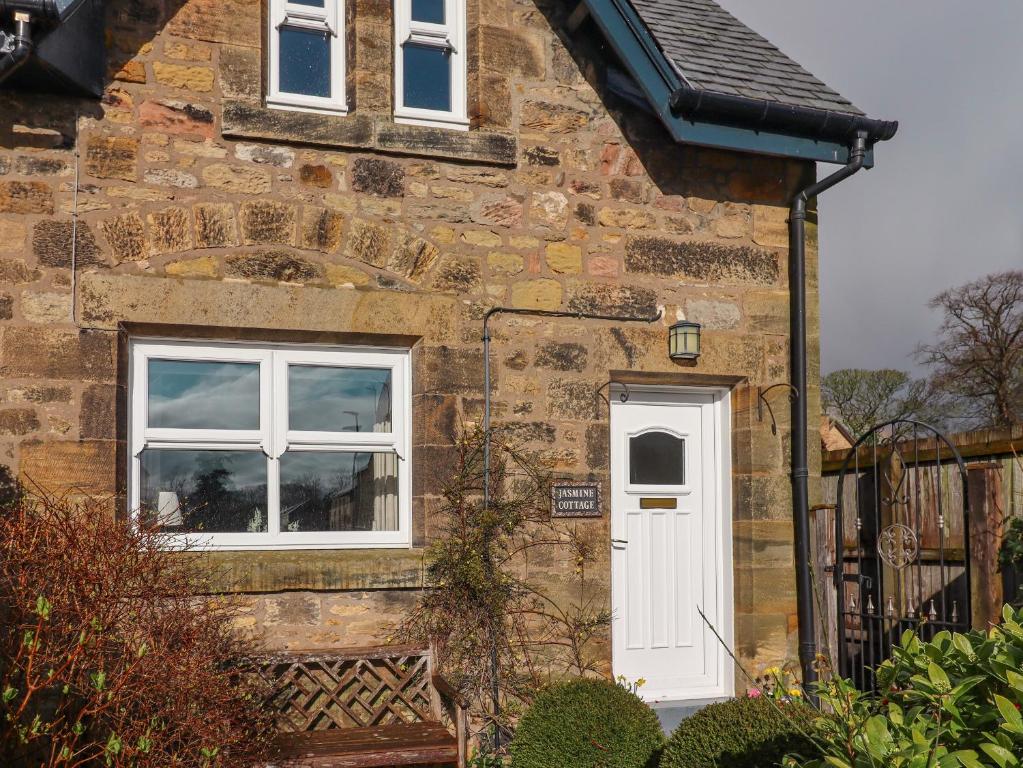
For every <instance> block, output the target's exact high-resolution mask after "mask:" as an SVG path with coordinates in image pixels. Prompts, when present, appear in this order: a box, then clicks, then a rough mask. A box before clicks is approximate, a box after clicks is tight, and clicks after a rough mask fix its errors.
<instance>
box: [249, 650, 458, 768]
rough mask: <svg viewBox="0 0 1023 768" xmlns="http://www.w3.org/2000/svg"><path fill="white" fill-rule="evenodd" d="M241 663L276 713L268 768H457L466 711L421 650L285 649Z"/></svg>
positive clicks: (456, 694) (453, 690)
mask: <svg viewBox="0 0 1023 768" xmlns="http://www.w3.org/2000/svg"><path fill="white" fill-rule="evenodd" d="M249 663H250V664H252V666H253V667H254V668H255V669H256V672H257V673H258V674H259V675H260V676H261V677H262V678H263V679H264V680H265V681H266V682H267V683H268V685H269V686H270V699H269V705H270V706H272V707H273V708H274V710H275V711H276V713H277V724H278V728H279V730H280V735H279V737H278V740H277V757H276V760H275V762H274V766H280V768H284V766H287V768H380V767H382V766H406V765H455V766H457V767H458V768H464V767H465V761H466V728H467V720H466V716H467V715H466V710H467V707H466V704H465V701H464V700H463V699H462V697H461V696H460V695H459V694H458V692H457V691H456V690H455V689H454V688H453V687H452V686H451V685H449V684H448V683H447V682H446V681H445V680H444V679H443V678H442V677H440V675H438V674H436V673H435V671H434V664H433V654H432V653H431V652H430V651H429V650H424V649H422V648H412V647H396V646H383V647H377V648H347V649H340V650H331V651H288V652H283V653H279V654H273V655H267V656H262V657H259V658H256V659H251V660H249ZM445 718H446V722H447V723H450V727H451V728H453V729H454V734H452V733H451V731H450V730H449V726H448V725H446V724H445Z"/></svg>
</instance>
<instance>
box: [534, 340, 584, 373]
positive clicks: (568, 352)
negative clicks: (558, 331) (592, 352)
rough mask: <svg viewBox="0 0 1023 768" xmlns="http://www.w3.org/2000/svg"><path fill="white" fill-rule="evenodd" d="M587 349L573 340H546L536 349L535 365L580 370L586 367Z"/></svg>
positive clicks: (553, 368)
mask: <svg viewBox="0 0 1023 768" xmlns="http://www.w3.org/2000/svg"><path fill="white" fill-rule="evenodd" d="M586 360H587V351H586V347H585V346H584V345H582V344H577V343H575V342H557V341H547V342H544V343H543V344H541V345H540V346H539V347H538V348H537V350H536V365H537V367H539V368H549V369H551V370H554V371H582V370H583V369H585V368H586Z"/></svg>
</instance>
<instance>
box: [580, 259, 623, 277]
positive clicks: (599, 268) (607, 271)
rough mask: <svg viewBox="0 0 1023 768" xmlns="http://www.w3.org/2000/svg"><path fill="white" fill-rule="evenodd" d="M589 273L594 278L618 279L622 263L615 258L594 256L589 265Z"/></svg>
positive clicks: (587, 264)
mask: <svg viewBox="0 0 1023 768" xmlns="http://www.w3.org/2000/svg"><path fill="white" fill-rule="evenodd" d="M586 266H587V271H588V272H589V273H590V274H591V275H593V276H594V277H618V273H619V271H620V269H621V263H620V262H619V260H618V259H617V258H615V257H614V256H605V255H600V256H594V257H592V258H591V259H590V260H589V261H588V262H587V263H586Z"/></svg>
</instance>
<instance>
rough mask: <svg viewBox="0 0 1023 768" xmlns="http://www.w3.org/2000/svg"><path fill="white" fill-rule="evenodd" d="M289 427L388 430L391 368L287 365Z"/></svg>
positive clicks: (329, 429)
mask: <svg viewBox="0 0 1023 768" xmlns="http://www.w3.org/2000/svg"><path fill="white" fill-rule="evenodd" d="M288 429H293V430H299V431H303V432H307V431H311V432H317V431H318V432H390V431H391V371H390V370H389V369H387V368H334V367H330V366H324V365H289V366H288Z"/></svg>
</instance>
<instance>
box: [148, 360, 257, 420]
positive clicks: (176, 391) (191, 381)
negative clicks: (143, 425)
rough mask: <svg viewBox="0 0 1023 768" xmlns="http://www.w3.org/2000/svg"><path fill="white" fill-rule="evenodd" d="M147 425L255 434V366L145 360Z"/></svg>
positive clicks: (193, 361) (247, 364) (192, 361)
mask: <svg viewBox="0 0 1023 768" xmlns="http://www.w3.org/2000/svg"><path fill="white" fill-rule="evenodd" d="M148 405H149V416H148V418H149V426H150V427H169V428H177V429H259V364H258V363H220V362H200V361H196V360H150V361H149V404H148Z"/></svg>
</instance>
